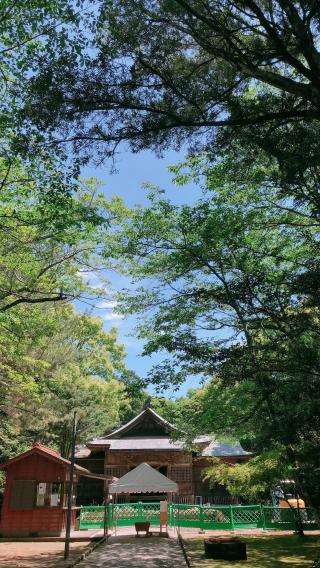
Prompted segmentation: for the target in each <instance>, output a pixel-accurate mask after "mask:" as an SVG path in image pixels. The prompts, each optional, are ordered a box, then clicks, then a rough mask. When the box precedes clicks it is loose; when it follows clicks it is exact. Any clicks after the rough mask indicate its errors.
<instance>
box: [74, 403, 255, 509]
mask: <svg viewBox="0 0 320 568" xmlns="http://www.w3.org/2000/svg"><path fill="white" fill-rule="evenodd" d="M174 430H175V427H174V426H173V425H172V424H170V423H169V422H168V421H167V420H165V419H164V418H162V417H161V416H159V415H158V414H157V413H156V412H155V411H154V410H153V409H151V408H146V409H145V410H143V411H142V412H141V413H140V414H138V416H136V417H135V418H133V419H132V420H130V422H128V423H127V424H125V425H123V426H121V427H120V428H118V429H117V430H114V431H113V432H111V433H110V434H108V435H106V436H103V437H100V438H95V439H94V440H91V441H90V442H88V443H87V444H86V445H85V446H82V447H79V448H78V449H77V453H76V461H77V464H78V465H81V466H82V467H85V468H87V469H88V470H90V472H92V473H94V474H101V475H104V476H105V478H106V479H107V480H104V481H103V480H102V479H90V478H86V477H83V478H81V479H80V482H79V485H78V498H77V503H78V505H90V504H101V503H102V502H103V499H104V497H105V496H107V495H108V484H109V483H110V482H111V480H112V479H114V478H120V477H122V476H123V475H124V474H126V473H128V472H129V471H131V470H132V469H134V468H135V467H136V466H138V465H139V464H141V463H144V462H145V463H148V464H149V465H150V466H152V467H153V468H155V469H157V470H158V471H159V472H160V473H162V474H164V475H165V476H167V477H168V478H169V479H171V480H173V481H175V482H176V483H177V484H178V487H179V494H178V497H177V499H178V500H179V501H180V502H181V503H209V502H210V503H212V504H216V505H228V504H233V503H237V502H238V500H237V499H236V498H234V497H231V496H230V495H229V494H228V493H227V492H226V490H225V489H224V488H223V487H220V486H216V487H214V488H210V487H209V485H208V483H207V482H205V481H204V480H203V479H202V476H201V474H202V471H203V470H204V469H205V468H207V467H209V466H210V461H209V458H211V457H219V458H220V459H221V460H222V461H223V462H226V463H230V464H235V463H239V462H243V461H247V460H248V459H250V457H251V455H252V454H251V453H250V452H247V451H245V450H244V449H243V448H242V446H241V445H240V443H236V444H233V445H231V444H225V443H220V442H218V441H216V440H215V441H213V440H212V438H211V437H210V436H199V437H197V438H195V440H194V441H193V449H192V450H186V449H185V447H184V444H183V443H182V442H180V441H177V440H176V439H175V440H172V439H171V436H172V433H173V431H174ZM164 498H165V496H162V495H159V494H154V495H153V494H149V495H148V496H146V495H138V494H135V495H131V497H130V496H129V495H127V496H123V500H128V501H129V500H131V501H133V500H134V501H146V500H150V501H159V500H162V499H164Z"/></svg>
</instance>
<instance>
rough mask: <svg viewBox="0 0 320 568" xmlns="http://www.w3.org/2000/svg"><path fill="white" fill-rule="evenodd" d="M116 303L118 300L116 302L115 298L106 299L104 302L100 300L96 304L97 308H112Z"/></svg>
mask: <svg viewBox="0 0 320 568" xmlns="http://www.w3.org/2000/svg"><path fill="white" fill-rule="evenodd" d="M117 305H118V302H116V301H115V300H114V301H113V300H106V301H105V302H101V303H100V304H98V305H97V308H101V309H104V308H105V309H112V310H113V309H114V308H116V307H117Z"/></svg>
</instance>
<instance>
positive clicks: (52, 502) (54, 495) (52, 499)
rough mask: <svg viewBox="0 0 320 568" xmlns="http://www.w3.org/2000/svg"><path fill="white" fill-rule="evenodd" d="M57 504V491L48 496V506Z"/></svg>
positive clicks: (56, 505)
mask: <svg viewBox="0 0 320 568" xmlns="http://www.w3.org/2000/svg"><path fill="white" fill-rule="evenodd" d="M58 505H59V493H52V495H51V497H50V507H58Z"/></svg>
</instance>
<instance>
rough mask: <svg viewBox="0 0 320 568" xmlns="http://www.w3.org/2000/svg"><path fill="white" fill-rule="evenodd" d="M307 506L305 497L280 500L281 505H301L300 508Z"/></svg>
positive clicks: (296, 506)
mask: <svg viewBox="0 0 320 568" xmlns="http://www.w3.org/2000/svg"><path fill="white" fill-rule="evenodd" d="M305 506H306V505H305V502H304V500H303V499H288V500H287V501H285V500H284V499H281V500H280V501H279V507H295V508H298V507H299V508H300V509H304V508H305Z"/></svg>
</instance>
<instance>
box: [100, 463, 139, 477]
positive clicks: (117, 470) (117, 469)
mask: <svg viewBox="0 0 320 568" xmlns="http://www.w3.org/2000/svg"><path fill="white" fill-rule="evenodd" d="M134 468H135V466H133V467H132V469H134ZM104 473H105V475H108V476H110V477H118V478H119V477H122V476H123V475H125V474H126V473H128V468H127V467H122V466H113V465H112V466H106V467H105V470H104Z"/></svg>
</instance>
